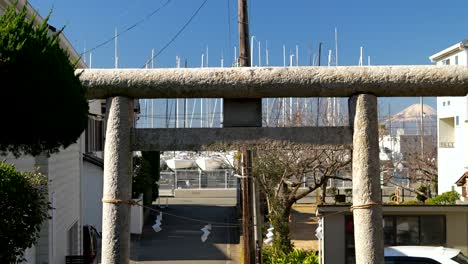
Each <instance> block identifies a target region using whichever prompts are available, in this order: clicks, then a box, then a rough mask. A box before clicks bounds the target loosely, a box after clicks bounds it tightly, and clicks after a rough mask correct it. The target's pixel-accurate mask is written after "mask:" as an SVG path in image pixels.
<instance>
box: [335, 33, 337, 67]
mask: <svg viewBox="0 0 468 264" xmlns="http://www.w3.org/2000/svg"><path fill="white" fill-rule="evenodd" d="M335 65H336V66H338V29H336V28H335Z"/></svg>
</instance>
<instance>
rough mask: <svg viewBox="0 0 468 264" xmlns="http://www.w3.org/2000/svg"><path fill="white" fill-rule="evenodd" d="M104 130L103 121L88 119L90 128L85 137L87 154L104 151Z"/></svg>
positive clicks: (87, 129)
mask: <svg viewBox="0 0 468 264" xmlns="http://www.w3.org/2000/svg"><path fill="white" fill-rule="evenodd" d="M103 141H104V128H103V121H102V120H96V119H93V118H88V127H87V128H86V135H85V152H86V153H89V152H95V151H102V150H103Z"/></svg>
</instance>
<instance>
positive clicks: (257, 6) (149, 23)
mask: <svg viewBox="0 0 468 264" xmlns="http://www.w3.org/2000/svg"><path fill="white" fill-rule="evenodd" d="M203 1H204V0H171V1H170V3H169V4H168V5H167V6H166V7H164V8H163V9H161V10H160V12H158V13H157V14H155V15H154V16H152V17H151V18H149V19H147V20H146V21H145V22H143V23H142V24H141V25H140V26H138V27H136V28H134V29H133V30H131V31H129V32H127V33H125V34H123V35H122V36H121V37H119V44H118V45H119V67H121V68H140V67H142V66H143V65H144V63H145V61H146V60H147V59H148V58H149V56H150V55H151V49H152V48H154V49H155V50H156V52H158V50H159V49H161V48H162V47H163V46H164V45H165V44H166V43H167V42H168V41H169V40H170V39H171V38H172V37H173V36H174V35H175V34H176V32H177V31H178V30H179V29H180V28H181V27H182V26H183V24H184V23H185V22H186V21H187V20H188V19H189V18H190V16H191V15H192V14H193V13H194V12H195V10H196V9H197V8H198V7H199V6H200V4H201V3H202V2H203ZM165 2H166V0H151V1H150V0H113V1H110V0H99V1H96V0H80V1H57V0H55V1H54V0H31V1H30V3H31V4H32V5H33V6H34V7H35V8H36V9H37V10H38V11H39V13H40V14H41V15H46V14H47V12H48V11H49V10H50V9H51V8H52V7H53V13H52V16H51V19H50V24H52V25H54V26H55V27H62V26H65V34H66V36H67V38H68V39H69V40H70V42H71V43H72V44H73V46H74V47H75V48H76V50H77V51H79V52H82V51H83V50H84V48H85V47H86V48H87V49H90V48H92V47H94V46H96V45H98V44H99V43H101V42H103V41H105V40H107V39H109V38H111V37H113V35H114V29H115V28H117V30H118V31H122V30H124V29H125V28H126V27H128V26H130V25H132V24H134V23H135V22H136V21H138V20H140V19H142V18H144V17H145V16H146V15H147V14H149V13H151V11H153V10H155V9H156V8H158V7H160V6H161V5H162V4H164V3H165ZM249 4H250V7H249V8H250V23H251V27H250V32H251V35H255V36H256V38H257V39H258V40H260V41H261V45H262V48H263V47H265V41H268V48H269V54H270V57H269V58H270V59H269V61H270V65H277V66H281V65H282V64H283V57H282V46H283V45H286V50H287V53H289V52H290V51H292V52H295V46H296V45H298V46H299V64H300V65H308V64H309V62H310V55H313V54H316V53H317V50H318V45H319V42H322V43H323V53H322V64H326V53H327V50H328V49H329V48H332V49H333V48H334V29H335V27H336V28H338V35H339V64H340V65H357V64H358V60H359V47H361V46H363V47H364V57H365V62H367V56H371V63H372V64H373V65H398V64H401V65H409V64H430V61H429V59H428V57H429V56H430V55H431V54H433V53H435V52H437V51H439V50H441V49H444V48H446V47H447V46H449V45H452V44H454V43H456V42H458V41H460V40H462V39H463V38H465V37H466V35H465V33H464V32H465V30H466V28H468V1H462V0H452V1H440V0H426V1H408V0H405V1H403V0H392V1H375V0H372V1H371V0H353V1H349V0H328V1H323V0H315V1H311V0H289V1H272V0H269V1H268V0H250V1H249ZM228 7H230V8H228ZM228 10H229V11H230V12H228ZM228 14H229V15H228ZM236 16H237V1H236V0H208V2H207V3H206V5H205V6H204V8H203V9H201V11H200V13H199V14H198V16H197V17H195V19H194V20H193V21H192V23H190V25H189V26H188V27H187V28H186V29H185V31H184V32H183V33H182V34H181V35H180V36H179V37H178V38H177V39H176V40H175V41H174V42H173V43H172V44H171V45H170V46H169V47H168V48H167V49H166V50H165V51H164V52H163V53H162V54H161V55H160V56H158V57H157V58H156V62H155V64H156V67H174V66H175V56H176V55H178V56H180V57H181V58H182V61H184V60H185V59H187V60H188V66H189V67H199V66H200V60H201V54H202V53H204V52H205V50H206V47H207V46H208V48H209V66H219V64H220V58H221V55H223V56H224V58H225V65H227V64H230V63H232V58H233V49H234V46H235V45H237V42H238V40H237V38H238V37H237V23H236V21H237V17H236ZM229 28H230V32H231V34H229ZM256 45H257V44H256ZM255 52H256V51H255ZM262 57H263V59H264V57H265V56H264V53H263V54H262ZM254 60H255V61H256V60H257V56H256V55H255V58H254ZM263 63H264V61H263ZM113 66H114V44H113V41H112V42H110V43H109V44H108V45H106V46H103V47H101V48H99V49H97V50H95V51H94V52H93V68H110V67H113ZM426 101H427V102H429V103H430V104H431V105H432V106H434V103H435V99H434V98H427V100H426ZM382 102H383V104H388V103H389V102H391V103H392V109H394V111H398V110H401V108H403V107H404V106H405V105H408V104H410V103H416V102H419V99H418V98H412V99H397V100H395V99H392V100H390V99H384V100H383V101H382Z"/></svg>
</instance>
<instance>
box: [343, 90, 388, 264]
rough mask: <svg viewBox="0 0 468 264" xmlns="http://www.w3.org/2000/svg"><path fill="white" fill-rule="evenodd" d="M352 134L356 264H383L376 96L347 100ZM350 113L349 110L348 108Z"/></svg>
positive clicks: (355, 97)
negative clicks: (352, 123) (351, 115)
mask: <svg viewBox="0 0 468 264" xmlns="http://www.w3.org/2000/svg"><path fill="white" fill-rule="evenodd" d="M350 106H355V113H354V114H355V115H354V135H353V216H354V240H355V246H356V263H360V264H361V263H362V264H369V263H372V264H376V263H379V264H380V263H384V250H383V228H382V206H381V203H382V197H381V188H380V173H379V140H378V125H377V97H376V96H374V95H370V94H360V95H356V96H353V97H351V98H350ZM350 112H351V113H352V112H353V111H352V109H350Z"/></svg>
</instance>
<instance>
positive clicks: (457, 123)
mask: <svg viewBox="0 0 468 264" xmlns="http://www.w3.org/2000/svg"><path fill="white" fill-rule="evenodd" d="M459 123H460V117H459V116H456V117H455V125H456V126H458V125H459Z"/></svg>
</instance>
